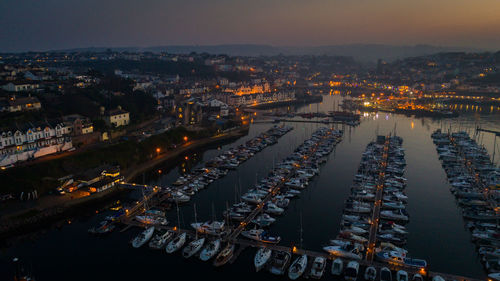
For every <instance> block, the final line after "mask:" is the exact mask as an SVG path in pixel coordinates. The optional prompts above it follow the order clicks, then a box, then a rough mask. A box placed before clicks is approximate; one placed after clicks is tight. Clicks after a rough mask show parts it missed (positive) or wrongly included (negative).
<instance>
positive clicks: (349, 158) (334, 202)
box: [0, 95, 500, 280]
mask: <svg viewBox="0 0 500 281" xmlns="http://www.w3.org/2000/svg"><path fill="white" fill-rule="evenodd" d="M340 101H341V97H340V96H338V95H337V96H325V98H324V100H323V102H322V103H321V104H311V105H306V106H300V107H298V108H297V111H299V112H316V111H330V110H336V109H338V108H339V104H340ZM281 110H283V111H285V112H287V111H288V112H290V111H293V110H294V107H284V108H282V109H281ZM499 120H500V119H499V114H498V112H497V113H495V114H489V115H488V114H484V111H482V112H481V113H480V114H479V113H476V112H474V113H464V114H462V115H460V116H459V117H457V118H452V119H431V118H419V119H415V118H411V117H407V116H403V115H393V114H389V113H388V114H386V113H380V114H376V113H367V112H363V113H362V123H361V125H360V126H358V127H355V128H350V127H341V126H337V127H338V128H343V129H344V130H345V136H344V140H343V141H342V142H341V143H340V144H339V145H338V146H337V149H336V150H335V151H334V152H333V153H332V154H331V155H330V156H329V160H328V161H327V163H326V164H325V165H324V166H323V167H322V168H321V174H320V176H319V177H316V178H315V179H314V180H313V182H311V184H310V185H309V186H308V188H307V189H306V190H305V191H304V192H303V194H302V195H301V197H300V198H299V199H296V200H293V202H292V203H291V204H290V206H289V208H288V210H287V212H286V213H285V215H284V216H281V217H279V218H278V221H277V222H276V224H275V225H274V226H272V227H271V229H270V230H271V232H274V233H279V235H281V237H282V243H281V244H282V245H290V246H291V245H297V243H298V242H299V228H300V222H299V221H300V219H299V218H300V216H302V218H303V228H304V231H303V238H304V247H305V248H308V249H312V250H318V251H320V250H321V248H322V246H323V245H324V244H325V243H326V242H327V241H328V240H329V239H331V238H334V237H335V235H336V234H337V233H338V231H339V223H340V218H341V214H342V209H343V202H344V200H345V199H347V196H348V195H349V192H350V185H351V183H352V179H353V176H354V175H355V173H356V170H357V166H358V164H359V161H360V158H361V154H362V152H363V151H364V149H365V147H366V145H367V144H368V142H370V141H371V140H373V139H374V138H375V136H376V135H377V134H389V133H394V132H396V134H397V135H399V136H402V137H403V139H404V142H403V147H404V148H405V149H406V160H407V163H408V166H407V172H406V177H407V178H408V187H407V189H406V192H407V194H408V196H409V202H408V212H409V213H410V216H411V217H410V223H409V224H408V228H409V231H410V235H409V237H408V244H407V248H408V250H409V251H410V254H411V255H412V256H415V257H419V258H424V259H427V260H428V262H429V263H430V265H431V269H432V270H434V271H443V272H449V273H455V274H462V275H466V276H471V277H482V276H484V275H483V271H482V268H481V264H480V263H479V261H478V259H477V256H476V253H475V249H474V246H473V244H472V243H471V242H470V233H469V232H468V231H467V230H465V228H464V226H463V220H462V217H461V214H460V210H459V208H458V207H457V206H456V204H455V200H454V197H453V196H452V194H451V193H450V191H449V185H448V183H447V181H446V176H445V174H444V171H443V169H442V167H441V165H440V162H439V160H438V157H437V154H436V151H435V148H434V144H433V143H432V140H431V138H430V134H431V133H432V132H433V131H434V130H435V129H437V128H442V129H449V128H450V127H451V128H452V129H454V130H458V129H460V130H466V131H468V132H470V133H474V132H475V128H476V127H477V126H481V127H483V128H489V129H495V130H500V122H499ZM290 125H292V126H294V128H295V129H294V130H293V131H292V132H290V133H288V134H287V135H285V136H284V137H282V138H281V139H280V140H279V142H278V144H277V145H274V146H272V147H268V148H266V149H265V150H264V151H262V152H260V153H258V154H257V155H255V156H254V157H253V158H252V159H250V160H249V161H247V162H245V163H244V164H243V165H242V166H240V168H239V169H238V170H237V171H233V172H230V173H229V174H228V176H226V177H225V178H222V179H221V180H219V181H217V182H216V183H215V184H212V185H211V186H209V188H208V189H207V190H204V191H202V192H200V193H199V194H197V195H196V196H195V197H194V199H193V203H196V205H197V215H198V220H208V219H211V218H213V217H214V216H215V217H216V218H219V219H220V218H221V214H222V211H223V210H224V209H225V207H226V204H231V203H232V202H234V201H235V200H237V199H236V198H237V195H238V194H239V193H241V192H244V191H245V190H246V189H248V188H251V187H252V186H253V185H254V183H255V182H256V180H257V179H260V178H262V177H264V176H265V175H266V174H267V173H268V171H269V170H270V169H271V168H272V166H273V161H276V162H277V161H279V160H280V159H283V158H284V157H286V156H287V155H289V154H290V153H291V152H292V151H293V150H294V149H295V147H297V146H298V145H299V144H300V143H302V142H303V141H304V140H305V139H307V138H308V137H309V136H310V135H311V133H312V132H314V130H315V129H317V128H319V127H321V126H324V125H323V124H316V123H314V124H311V123H290ZM270 126H271V124H253V125H252V126H251V129H250V132H249V135H248V136H246V137H244V138H241V139H239V140H237V141H236V142H234V143H232V144H229V145H223V146H221V147H218V148H213V149H209V150H207V151H205V152H203V153H199V154H198V155H196V156H194V155H189V157H188V159H187V160H186V159H184V160H183V161H182V163H181V164H180V165H179V167H177V168H175V169H173V170H171V171H169V172H168V173H167V169H165V168H163V167H158V168H155V170H154V171H153V172H152V173H148V174H147V177H146V181H147V182H149V183H150V184H155V185H163V186H164V185H168V184H171V183H172V182H173V181H174V180H175V179H176V178H177V177H178V175H179V172H181V171H182V169H186V170H189V169H191V168H192V167H196V166H197V165H200V164H199V163H200V162H199V161H201V160H207V159H210V158H212V157H214V156H215V155H218V154H219V153H220V152H221V151H223V150H225V149H228V147H233V146H236V145H238V144H240V143H244V142H245V141H246V140H248V139H250V138H251V137H253V136H255V135H257V134H258V133H259V132H261V131H264V130H266V129H267V128H269V127H270ZM478 139H479V141H480V143H482V144H483V145H485V147H486V148H487V149H488V150H489V151H490V153H491V152H492V146H493V136H492V135H491V134H484V133H483V134H481V135H480V137H479V138H478ZM157 170H162V171H163V172H162V173H161V174H159V173H157V172H156V171H157ZM180 209H181V210H180V217H181V226H183V227H188V226H189V223H190V222H192V221H193V220H194V212H193V205H192V204H188V205H185V206H182V207H181V208H180ZM212 210H215V212H213V211H212ZM107 214H109V212H103V213H100V214H98V215H95V216H92V217H90V218H86V219H79V220H77V219H74V220H72V223H71V225H66V226H64V227H62V228H61V229H56V230H49V231H47V232H46V233H44V234H42V235H40V236H39V237H38V238H36V239H35V240H32V241H25V242H21V243H18V244H16V245H15V246H13V247H10V248H8V249H5V250H3V251H2V252H0V261H2V262H7V261H8V259H10V258H11V257H13V256H19V257H21V258H22V259H24V260H28V261H29V262H30V263H32V264H33V267H34V269H35V270H34V273H35V274H36V275H37V277H38V279H37V280H68V279H71V280H103V279H112V280H118V279H120V280H144V279H153V278H154V279H166V278H167V276H168V277H169V278H174V279H175V278H182V279H195V278H204V279H205V278H209V279H219V280H234V278H235V276H238V277H241V278H243V279H245V280H250V279H259V280H278V279H277V278H275V277H274V276H271V275H269V274H267V273H259V274H256V273H254V269H253V264H252V258H253V254H254V253H255V250H253V249H247V250H245V252H243V253H242V255H241V256H240V258H239V259H238V260H237V261H236V262H235V263H234V264H232V265H227V266H224V267H223V268H218V269H214V268H213V267H212V266H211V265H209V264H207V263H201V262H199V261H195V260H190V261H186V260H184V259H183V258H181V257H180V256H179V255H174V256H168V255H167V254H166V253H164V252H163V251H159V252H153V251H151V250H149V249H147V248H144V249H133V248H132V247H130V245H129V244H128V243H127V242H128V241H129V240H130V239H131V238H132V237H134V235H136V234H137V233H138V232H139V230H137V229H132V230H130V231H127V232H124V233H119V232H115V233H112V234H111V235H110V236H108V237H105V238H99V237H94V236H89V235H88V234H87V233H86V232H87V231H86V230H87V229H88V228H89V227H90V226H93V225H95V224H97V223H98V222H99V220H100V219H102V218H103V216H105V215H107ZM168 217H169V220H170V221H171V222H172V223H176V221H177V216H176V214H175V212H169V214H168ZM3 270H4V271H2V266H1V265H0V276H2V275H1V274H2V272H3V273H5V268H3ZM242 275H243V276H242ZM328 277H329V279H330V276H328ZM0 279H1V278H0ZM2 280H3V279H2Z"/></svg>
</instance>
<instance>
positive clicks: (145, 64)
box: [0, 50, 500, 169]
mask: <svg viewBox="0 0 500 281" xmlns="http://www.w3.org/2000/svg"><path fill="white" fill-rule="evenodd" d="M499 68H500V54H499V53H442V54H436V55H432V56H423V57H415V58H406V59H402V60H397V61H393V62H386V61H383V60H379V61H378V62H377V63H376V65H368V66H367V65H362V64H360V63H358V62H356V61H354V60H353V59H352V58H349V57H321V60H320V59H319V58H318V57H314V56H295V57H294V56H274V57H230V56H226V55H209V54H206V53H203V54H196V53H192V54H168V53H129V52H115V51H111V50H106V51H103V52H61V53H58V52H51V53H21V54H2V55H1V56H0V89H1V90H0V112H1V113H0V114H1V115H2V118H1V119H2V121H1V122H0V129H1V139H0V140H1V141H0V151H1V153H0V155H1V159H0V166H1V167H2V168H3V169H5V168H8V167H12V166H13V165H16V164H19V163H21V162H24V161H30V160H34V159H36V158H40V157H43V156H46V155H49V154H56V153H63V152H68V151H72V150H75V149H81V148H82V147H85V146H86V145H91V144H95V143H100V142H113V141H116V140H119V139H120V138H126V137H130V136H138V135H142V136H149V135H153V134H158V133H161V132H164V131H165V130H168V129H170V128H174V127H177V126H186V127H191V128H202V127H209V126H219V127H221V128H222V127H224V128H226V127H227V126H234V125H235V120H236V121H237V122H239V121H241V120H240V117H239V115H240V114H241V113H242V112H241V111H240V112H238V110H239V109H241V108H252V107H254V108H258V107H266V106H276V105H286V104H293V103H296V102H307V101H312V100H315V99H316V100H317V98H318V95H320V94H328V93H329V94H332V93H334V94H335V93H339V92H340V91H341V90H342V91H343V92H347V93H348V94H351V95H353V96H357V97H360V98H364V99H369V100H371V101H372V102H373V101H374V99H375V103H377V100H378V101H379V102H380V103H383V102H384V100H385V99H386V98H387V100H389V99H391V102H394V101H395V100H396V101H397V103H398V105H397V106H399V107H402V106H401V104H403V105H404V107H405V108H415V106H414V105H412V104H413V103H414V102H415V100H417V99H425V98H439V99H449V100H472V101H474V102H488V103H498V102H500V74H499V72H498V69H499ZM319 98H320V97H319ZM409 99H411V101H410V103H409V102H408V101H409ZM401 100H402V101H401ZM365 104H366V102H365Z"/></svg>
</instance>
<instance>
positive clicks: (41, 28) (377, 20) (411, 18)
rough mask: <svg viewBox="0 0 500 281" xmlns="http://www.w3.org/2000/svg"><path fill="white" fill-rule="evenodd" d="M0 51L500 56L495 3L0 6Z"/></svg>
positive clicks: (79, 0) (312, 0)
mask: <svg viewBox="0 0 500 281" xmlns="http://www.w3.org/2000/svg"><path fill="white" fill-rule="evenodd" d="M0 26H1V28H0V51H4V52H5V51H26V50H51V49H64V48H78V47H91V46H95V47H120V46H121V47H124V46H143V47H145V46H160V45H195V44H197V45H213V44H247V43H252V44H270V45H276V46H316V45H339V44H351V43H380V44H395V45H414V44H431V45H438V46H464V47H476V48H485V49H500V1H499V0H182V1H180V0H179V1H171V0H1V1H0Z"/></svg>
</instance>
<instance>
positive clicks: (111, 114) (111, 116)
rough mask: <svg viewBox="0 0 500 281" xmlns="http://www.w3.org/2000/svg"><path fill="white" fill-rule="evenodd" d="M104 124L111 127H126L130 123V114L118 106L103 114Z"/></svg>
mask: <svg viewBox="0 0 500 281" xmlns="http://www.w3.org/2000/svg"><path fill="white" fill-rule="evenodd" d="M101 110H103V109H102V108H101ZM104 122H106V124H107V125H108V126H112V127H121V126H126V125H128V124H129V123H130V113H129V112H128V111H125V110H123V109H122V108H121V106H118V108H116V109H112V110H109V111H106V112H104Z"/></svg>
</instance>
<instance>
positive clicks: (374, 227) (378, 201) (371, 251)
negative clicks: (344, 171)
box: [365, 137, 390, 261]
mask: <svg viewBox="0 0 500 281" xmlns="http://www.w3.org/2000/svg"><path fill="white" fill-rule="evenodd" d="M389 145H390V138H389V137H386V141H385V144H384V154H383V155H382V161H380V172H379V178H378V183H377V194H376V195H375V202H374V203H373V213H372V217H371V223H372V224H371V227H370V235H369V238H368V249H367V250H366V256H365V259H366V260H367V261H373V257H374V255H375V244H376V242H377V231H378V223H379V220H380V207H381V206H382V197H383V195H384V181H385V168H386V167H387V159H388V157H389Z"/></svg>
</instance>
